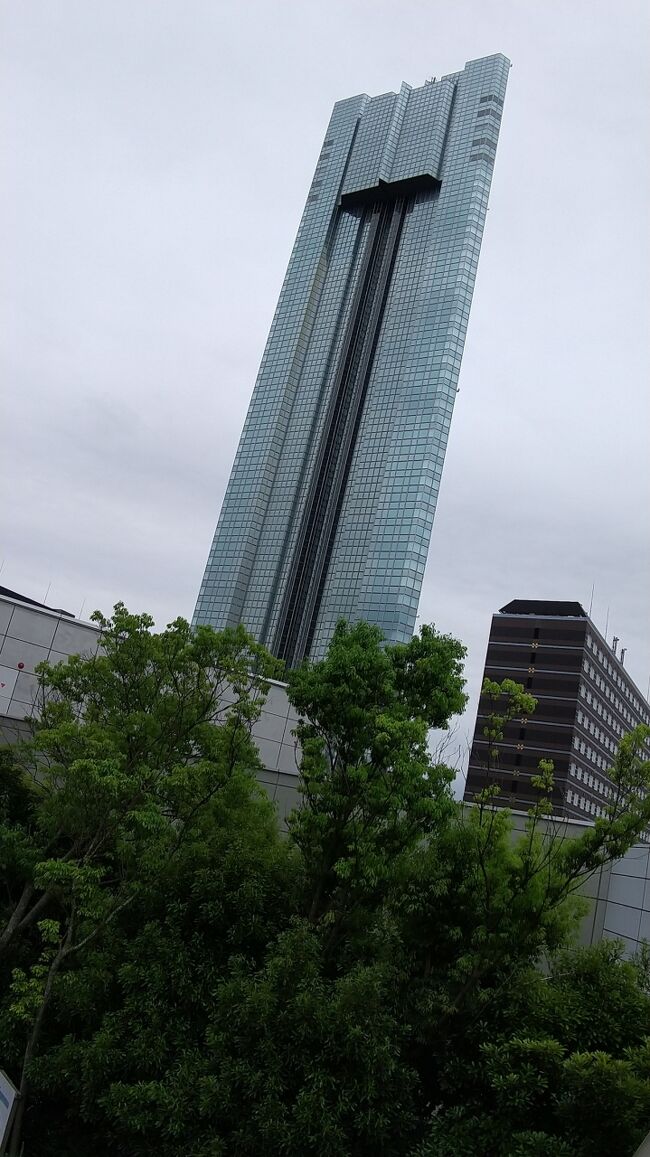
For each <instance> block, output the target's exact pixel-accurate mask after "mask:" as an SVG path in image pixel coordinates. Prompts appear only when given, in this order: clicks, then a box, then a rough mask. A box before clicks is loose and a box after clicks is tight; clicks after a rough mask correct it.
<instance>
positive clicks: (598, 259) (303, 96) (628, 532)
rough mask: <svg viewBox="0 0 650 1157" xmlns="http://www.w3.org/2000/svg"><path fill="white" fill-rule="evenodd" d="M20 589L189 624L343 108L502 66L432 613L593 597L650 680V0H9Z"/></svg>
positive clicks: (9, 241)
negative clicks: (306, 213)
mask: <svg viewBox="0 0 650 1157" xmlns="http://www.w3.org/2000/svg"><path fill="white" fill-rule="evenodd" d="M1 11H2V25H3V27H2V29H1V30H0V45H1V49H0V52H1V54H2V59H1V60H0V68H1V80H0V84H1V86H2V91H1V92H0V103H1V113H0V115H1V117H2V133H3V138H4V141H5V146H6V145H7V144H8V148H6V147H5V150H4V155H5V159H4V161H3V173H2V181H1V189H0V254H1V256H0V262H1V266H2V287H1V289H2V303H1V305H2V333H1V338H0V342H1V344H0V354H1V359H2V367H1V369H2V381H3V386H4V391H3V393H4V398H3V403H2V408H3V418H2V423H1V427H0V437H1V439H2V471H3V481H2V490H1V493H2V499H3V501H2V507H3V515H4V519H3V522H4V534H3V539H4V541H3V545H2V550H1V552H0V557H4V560H5V561H4V567H3V569H2V571H1V572H0V583H3V584H4V585H6V586H10V587H13V588H14V589H17V590H19V591H21V592H22V593H24V594H27V595H29V596H31V597H34V598H37V599H42V598H43V597H44V596H45V594H46V591H48V587H49V592H48V595H47V601H48V602H49V603H50V604H51V605H54V606H63V607H65V608H67V609H68V610H70V611H72V612H73V613H74V614H79V612H80V610H81V608H82V606H83V616H84V617H86V616H87V615H88V614H89V613H90V611H91V610H93V609H94V608H95V607H101V608H102V609H106V608H109V607H110V606H111V605H112V604H113V603H114V602H115V601H116V600H117V599H123V600H124V601H126V602H127V604H128V605H129V606H130V607H132V608H133V609H147V610H150V611H151V612H152V614H154V616H155V617H156V619H157V621H158V622H159V623H161V624H162V623H164V622H166V621H168V620H169V619H171V618H173V617H174V616H175V615H177V614H183V615H186V616H189V615H191V612H192V609H193V605H194V600H195V597H196V593H197V590H198V586H199V582H200V578H201V575H202V572H203V567H204V564H205V559H206V555H207V551H208V547H209V543H210V540H211V536H212V533H213V529H214V525H215V522H216V518H217V515H218V511H219V507H220V503H221V498H222V495H223V492H224V489H225V485H226V482H227V479H228V474H229V471H230V467H231V464H232V459H233V456H234V452H235V449H236V444H237V440H238V437H239V433H240V429H241V426H242V423H243V420H244V416H245V412H246V408H247V405H248V401H249V398H250V394H251V390H252V387H253V383H254V379H255V374H256V371H257V366H258V363H259V359H260V356H261V353H262V349H263V346H264V342H265V339H266V334H267V331H268V327H269V324H270V321H271V316H272V313H273V310H274V307H275V302H276V299H277V295H278V292H279V289H280V285H281V281H282V278H283V276H284V271H285V267H286V263H287V259H288V257H289V252H290V249H291V245H292V242H293V238H294V235H295V231H296V228H297V225H298V221H299V219H300V214H301V212H302V208H303V204H304V199H305V196H306V193H307V189H308V186H309V183H310V180H311V176H312V172H313V168H314V165H315V162H316V159H317V156H318V153H319V150H320V146H321V142H322V138H323V135H324V131H325V127H326V124H327V120H328V117H329V114H330V110H331V106H332V104H333V102H334V101H335V100H337V99H339V98H342V97H347V96H351V95H353V94H354V93H358V92H367V93H369V94H371V95H376V94H378V93H381V92H385V91H387V90H389V89H391V90H394V89H396V88H397V87H398V86H399V84H400V82H401V81H402V80H406V81H408V82H409V83H410V84H413V85H419V84H422V83H423V82H424V80H425V79H426V78H427V77H430V76H432V75H436V76H440V75H442V74H443V73H446V72H451V71H454V70H457V69H460V68H462V67H463V64H464V63H465V61H466V60H470V59H473V58H475V57H478V56H484V55H487V54H490V53H493V52H503V53H505V54H506V55H507V56H509V57H510V59H511V60H512V62H513V67H512V70H511V73H510V83H509V89H508V95H507V100H506V107H505V110H504V117H503V123H502V129H501V139H500V143H499V149H498V154H497V161H496V166H495V175H494V181H493V185H492V194H491V201H490V206H491V207H490V212H489V214H488V220H487V225H486V230H485V237H484V242H483V252H482V256H481V262H480V265H479V275H478V279H477V283H476V291H475V296H474V304H473V308H472V316H471V320H470V327H469V334H468V339H467V345H466V350H465V358H464V362H463V367H462V370H461V380H460V387H461V392H460V394H459V395H458V399H457V403H456V411H455V415H454V420H453V423H452V428H451V434H450V441H449V450H448V454H447V462H446V466H445V472H444V475H443V480H442V488H441V494H440V500H439V505H438V513H437V517H436V523H435V526H434V532H433V538H432V544H431V552H430V559H429V566H428V570H427V574H426V578H425V584H424V589H423V594H422V600H421V604H420V612H421V618H422V620H423V621H435V623H436V624H437V625H438V626H439V627H440V628H441V629H443V630H448V631H451V632H454V633H455V634H457V635H458V636H460V637H461V638H462V639H463V640H464V641H465V642H466V644H467V645H468V647H469V661H468V666H467V676H468V685H469V691H470V692H471V694H472V703H471V705H470V709H469V710H468V713H467V715H466V716H465V717H464V719H463V721H462V722H461V725H460V727H459V729H458V731H457V734H456V738H455V740H454V742H456V743H457V744H460V745H461V746H462V744H463V743H464V740H465V736H466V733H467V732H469V731H471V727H472V725H473V718H472V712H474V711H475V703H476V693H477V691H478V686H479V683H480V677H481V672H482V664H483V660H484V654H485V646H486V641H487V635H488V631H489V624H490V617H491V615H492V613H493V611H495V610H496V609H498V607H500V606H502V605H503V603H505V602H507V601H508V600H509V599H511V598H513V597H531V598H540V597H542V598H561V599H579V600H581V601H582V602H583V604H584V605H586V606H588V604H589V599H590V594H591V589H592V584H595V597H594V618H595V620H596V622H597V624H598V625H599V626H600V627H601V629H604V626H605V618H606V614H607V608H608V607H609V636H610V637H611V634H612V632H615V633H616V634H617V635H619V636H620V637H621V638H622V640H623V643H624V645H627V647H628V666H629V669H630V671H631V673H632V675H633V677H634V678H636V680H637V682H638V684H639V686H640V687H641V690H642V691H643V692H644V693H645V691H646V688H647V684H648V676H649V675H650V624H649V615H648V599H649V594H648V592H650V582H649V579H650V549H649V539H650V535H649V533H648V530H649V528H648V508H649V506H650V502H649V499H650V471H649V467H648V434H649V431H650V420H649V419H650V408H649V401H648V397H649V391H648V382H649V379H650V373H649V371H650V365H649V362H650V357H649V344H648V337H647V319H648V317H650V288H649V275H648V269H649V267H650V245H649V230H648V215H647V201H648V188H649V186H650V162H649V157H650V149H649V147H648V146H649V143H650V142H649V139H648V138H649V132H648V108H650V70H649V67H648V49H649V46H650V4H649V3H648V0H618V2H616V3H615V2H614V0H570V2H569V0H453V3H452V2H451V0H445V2H444V3H442V2H440V0H401V2H400V3H399V4H396V3H395V2H394V0H310V2H305V0H276V2H270V0H252V2H249V3H239V4H236V3H233V2H230V0H226V2H223V0H222V2H217V0H212V2H208V0H173V2H169V0H110V2H107V0H104V2H100V0H22V2H21V3H17V2H16V0H13V2H11V0H5V3H4V4H3V6H2V9H1Z"/></svg>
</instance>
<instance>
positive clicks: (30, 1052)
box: [8, 921, 72, 1157]
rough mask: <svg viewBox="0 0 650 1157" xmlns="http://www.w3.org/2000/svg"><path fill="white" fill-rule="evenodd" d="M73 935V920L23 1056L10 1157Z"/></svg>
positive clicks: (14, 1154) (16, 1149)
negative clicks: (33, 1062)
mask: <svg viewBox="0 0 650 1157" xmlns="http://www.w3.org/2000/svg"><path fill="white" fill-rule="evenodd" d="M71 936H72V921H71V922H70V924H69V925H68V930H67V932H66V935H65V939H64V940H63V941H62V942H61V945H60V947H59V950H58V952H57V954H56V956H55V957H54V959H53V960H52V963H51V964H50V970H49V972H48V974H47V980H46V981H45V988H44V989H43V999H42V1001H41V1005H40V1008H39V1010H38V1013H37V1016H36V1020H35V1021H34V1024H33V1026H32V1031H31V1033H30V1034H29V1040H28V1041H27V1045H26V1048H25V1055H24V1057H23V1069H22V1073H21V1075H20V1086H19V1089H18V1093H19V1099H18V1108H17V1110H16V1116H15V1117H14V1123H13V1127H12V1130H11V1140H10V1143H9V1151H8V1152H9V1157H18V1153H19V1151H20V1138H21V1134H22V1128H23V1119H24V1117H25V1109H26V1108H27V1097H28V1093H29V1076H28V1070H29V1065H30V1062H31V1060H32V1058H33V1056H34V1053H35V1052H36V1046H37V1045H38V1041H39V1037H40V1035H41V1029H42V1027H43V1021H44V1019H45V1012H46V1010H47V1006H48V1004H49V1003H50V998H51V996H52V988H53V987H54V981H55V979H56V975H57V973H58V971H59V969H60V967H61V965H62V963H63V961H64V960H65V957H66V956H67V954H68V946H69V943H70V939H71Z"/></svg>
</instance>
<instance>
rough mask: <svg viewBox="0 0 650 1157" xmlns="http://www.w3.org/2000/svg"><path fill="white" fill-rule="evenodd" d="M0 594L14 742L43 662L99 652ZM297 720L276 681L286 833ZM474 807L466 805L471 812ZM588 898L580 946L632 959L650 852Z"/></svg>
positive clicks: (259, 733)
mask: <svg viewBox="0 0 650 1157" xmlns="http://www.w3.org/2000/svg"><path fill="white" fill-rule="evenodd" d="M2 590H3V588H0V736H1V737H2V739H3V740H4V741H5V742H8V743H11V742H15V741H16V739H17V738H18V736H19V735H20V734H21V732H23V731H24V730H25V725H24V720H25V718H30V717H31V716H32V714H33V712H34V709H35V708H34V697H35V694H36V690H37V687H38V680H37V678H36V675H35V674H34V670H35V667H36V666H37V665H38V664H39V663H40V662H42V661H43V660H48V661H49V662H51V663H58V662H65V661H66V660H67V658H68V657H69V656H70V655H73V654H82V655H91V654H93V653H94V652H95V651H96V650H97V646H98V642H99V631H98V628H97V627H96V625H95V624H94V623H86V622H82V621H81V620H79V619H75V618H73V617H72V616H71V615H68V614H66V613H65V612H64V611H59V610H52V609H51V608H49V607H45V606H43V605H41V604H38V603H34V602H29V601H28V600H26V599H23V598H22V597H21V596H19V595H16V594H14V593H12V592H8V591H5V592H4V593H2ZM297 718H298V717H297V714H296V712H295V711H294V709H293V708H292V707H291V705H290V703H289V699H288V696H287V688H286V684H284V683H279V682H275V681H273V682H272V683H271V686H270V690H269V694H268V696H267V699H266V702H265V704H264V707H263V709H262V714H261V715H260V718H259V719H258V720H257V722H256V723H255V725H254V727H253V737H254V739H255V742H256V744H257V748H258V751H259V754H260V759H261V762H262V770H261V771H260V772H259V773H258V780H259V782H260V784H261V785H262V786H263V787H264V789H265V790H266V791H267V792H268V794H269V796H270V798H271V799H272V800H273V801H274V803H275V804H276V807H277V810H278V816H279V819H280V822H281V824H282V825H283V826H284V824H285V821H286V817H287V814H288V813H289V811H291V809H292V808H293V807H295V806H296V804H297V803H298V802H299V799H300V796H299V792H298V764H299V758H300V752H299V749H298V745H297V743H296V739H295V736H294V735H293V734H292V733H293V731H294V729H295V726H296V723H297ZM468 806H471V805H468ZM513 819H514V824H515V829H516V830H517V831H523V828H524V825H525V822H526V819H527V814H526V812H524V811H515V812H513ZM553 823H554V824H555V825H557V826H558V829H559V830H560V831H561V832H562V834H563V835H565V836H566V837H567V838H571V837H573V836H577V835H579V834H580V832H582V831H584V829H585V828H587V827H589V826H590V824H589V822H588V821H585V820H578V819H571V820H554V821H553ZM584 892H585V895H587V896H588V897H589V898H590V900H591V905H590V910H589V914H588V916H587V917H586V918H585V920H584V921H583V924H582V929H581V941H582V943H584V944H593V943H596V942H597V941H598V940H601V939H603V938H610V939H611V938H619V939H622V940H623V941H624V942H625V946H626V952H627V953H628V954H631V953H633V952H634V951H635V950H636V949H637V948H638V946H639V944H640V943H641V941H642V940H646V939H650V849H649V848H648V847H647V845H645V846H644V845H639V846H637V847H634V848H631V849H630V851H629V852H627V853H626V855H625V856H623V857H622V858H621V859H620V860H617V861H616V862H615V863H614V864H611V865H608V866H607V867H605V868H602V869H601V871H600V872H598V873H597V874H596V875H594V876H592V877H591V879H590V880H588V881H587V883H586V885H585V889H584Z"/></svg>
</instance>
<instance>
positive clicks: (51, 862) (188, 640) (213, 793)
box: [0, 605, 276, 1152]
mask: <svg viewBox="0 0 650 1157" xmlns="http://www.w3.org/2000/svg"><path fill="white" fill-rule="evenodd" d="M94 618H95V620H96V621H97V622H98V625H99V627H100V629H101V642H100V646H99V648H98V650H97V653H96V654H95V655H94V656H92V657H91V658H81V657H79V656H76V657H73V658H72V659H71V660H70V661H69V662H68V663H67V664H63V665H60V666H54V667H52V666H49V667H48V666H47V665H44V666H43V667H42V668H41V671H40V679H41V690H42V694H41V701H40V718H39V720H38V722H37V723H36V724H35V726H34V735H33V738H32V740H31V741H30V742H27V743H23V744H22V745H20V747H19V748H17V749H15V751H14V752H13V759H14V765H13V767H12V766H7V754H6V753H5V756H4V761H5V767H4V773H3V789H4V790H3V796H4V799H5V801H6V802H5V815H4V823H3V825H2V833H1V835H0V848H2V849H3V858H4V860H5V864H6V870H7V881H6V882H7V889H6V897H3V902H2V917H3V920H2V927H1V930H0V962H3V963H4V968H5V975H7V971H6V970H7V969H9V975H10V984H9V989H8V992H9V995H8V1001H7V1003H6V1007H5V1010H4V1016H3V1021H4V1028H5V1033H6V1034H7V1037H10V1038H11V1039H13V1040H14V1042H16V1043H18V1042H20V1041H21V1038H22V1039H23V1045H22V1047H23V1049H24V1051H23V1053H22V1061H21V1063H20V1065H19V1067H18V1068H17V1069H16V1070H15V1071H16V1072H17V1074H18V1084H19V1088H20V1094H21V1098H20V1103H19V1108H18V1113H17V1116H16V1124H15V1126H14V1130H13V1140H12V1149H11V1151H12V1152H14V1151H15V1152H17V1151H18V1144H19V1139H20V1134H21V1126H22V1119H23V1116H24V1113H25V1110H26V1108H27V1105H28V1093H29V1081H30V1070H31V1067H32V1062H33V1060H34V1057H35V1055H36V1053H37V1050H38V1046H39V1040H40V1038H41V1034H42V1032H43V1026H44V1021H45V1018H46V1015H47V1011H48V1006H49V1004H50V1001H51V999H52V996H53V992H54V990H55V986H56V985H57V982H58V980H59V975H60V973H61V972H62V970H63V969H64V968H67V967H69V966H70V964H71V963H72V962H73V961H74V962H75V963H78V961H79V958H80V956H81V955H82V954H86V955H88V953H90V952H92V951H93V948H94V945H95V943H96V942H97V940H98V938H100V937H101V936H102V935H103V934H104V933H105V932H106V930H107V929H108V928H109V926H110V925H112V924H114V923H115V921H116V920H118V919H119V918H120V917H124V915H125V912H126V910H127V909H128V908H130V907H132V906H133V905H134V904H135V903H136V901H137V900H138V897H139V895H140V893H141V892H142V890H143V889H146V888H147V886H148V885H150V884H151V882H153V881H157V880H159V879H160V875H161V872H162V869H163V867H164V866H165V865H167V864H168V863H169V862H170V861H173V860H175V859H176V858H177V857H178V856H179V855H180V854H182V851H183V848H184V845H185V844H186V842H187V841H188V840H190V839H192V838H193V837H194V836H195V834H196V831H197V829H200V827H201V825H202V824H204V823H205V816H206V813H207V812H208V811H209V809H210V807H211V805H212V804H213V803H214V801H215V799H216V798H217V797H218V796H219V794H220V793H223V792H224V791H226V790H227V789H230V788H231V787H232V785H233V784H234V783H236V782H237V781H238V780H239V781H241V778H242V776H244V777H249V778H250V775H251V769H252V768H254V767H255V766H256V765H257V756H256V752H255V749H254V746H253V745H252V742H251V739H250V727H251V724H252V722H253V721H254V720H255V718H256V717H257V715H258V714H259V710H260V704H261V696H262V695H263V693H264V689H265V686H266V684H265V683H264V679H265V677H268V676H269V675H271V674H273V673H275V671H276V665H275V664H274V662H273V660H272V659H271V658H270V656H268V655H267V654H266V653H265V652H264V651H263V649H262V648H260V647H258V646H257V645H256V644H255V643H254V642H253V641H252V640H251V639H250V638H249V637H248V636H247V635H246V633H245V632H244V631H243V629H242V628H239V629H237V630H231V631H224V632H222V633H221V634H216V633H215V632H214V631H212V630H210V629H209V628H199V630H197V631H196V632H192V631H191V630H190V628H189V626H188V624H187V623H186V622H185V621H184V620H181V619H179V620H176V622H174V623H172V624H171V625H170V626H169V627H168V628H167V630H166V631H163V632H162V633H160V634H153V633H152V630H151V628H152V626H153V621H152V620H151V618H150V617H149V616H147V615H131V614H129V613H128V612H127V610H126V609H125V608H124V607H123V606H121V605H118V606H116V608H115V611H114V614H113V617H112V618H111V619H105V618H103V617H102V616H101V615H99V614H97V615H95V616H94ZM215 723H218V724H219V726H215ZM17 769H20V770H22V773H23V778H22V781H21V782H20V783H19V782H18V780H17V777H16V772H17ZM26 784H30V786H29V788H27V787H26V786H23V785H26ZM30 949H31V951H30Z"/></svg>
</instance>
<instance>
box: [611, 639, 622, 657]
mask: <svg viewBox="0 0 650 1157" xmlns="http://www.w3.org/2000/svg"><path fill="white" fill-rule="evenodd" d="M619 641H620V640H619V637H618V635H614V638H613V639H612V651H613V652H614V654H616V648H617V647H618V644H619Z"/></svg>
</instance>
